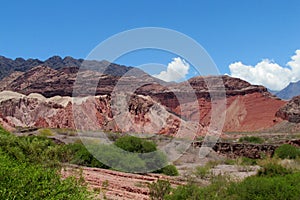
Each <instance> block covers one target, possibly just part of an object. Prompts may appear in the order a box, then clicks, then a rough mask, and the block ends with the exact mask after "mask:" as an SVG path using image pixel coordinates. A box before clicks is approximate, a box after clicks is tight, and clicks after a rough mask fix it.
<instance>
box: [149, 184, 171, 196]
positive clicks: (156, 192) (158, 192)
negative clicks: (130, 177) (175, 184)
mask: <svg viewBox="0 0 300 200" xmlns="http://www.w3.org/2000/svg"><path fill="white" fill-rule="evenodd" d="M148 187H149V190H150V198H151V199H152V200H163V199H165V196H166V195H167V194H169V193H170V191H171V184H170V182H169V181H165V180H158V181H157V182H153V183H151V184H149V186H148Z"/></svg>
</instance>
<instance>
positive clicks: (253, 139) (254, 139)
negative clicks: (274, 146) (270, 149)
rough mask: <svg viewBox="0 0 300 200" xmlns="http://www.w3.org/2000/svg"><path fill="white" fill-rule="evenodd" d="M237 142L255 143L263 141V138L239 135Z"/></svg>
mask: <svg viewBox="0 0 300 200" xmlns="http://www.w3.org/2000/svg"><path fill="white" fill-rule="evenodd" d="M239 142H249V143H255V144H262V143H263V142H264V140H263V139H262V138H260V137H255V136H245V137H241V138H240V139H239Z"/></svg>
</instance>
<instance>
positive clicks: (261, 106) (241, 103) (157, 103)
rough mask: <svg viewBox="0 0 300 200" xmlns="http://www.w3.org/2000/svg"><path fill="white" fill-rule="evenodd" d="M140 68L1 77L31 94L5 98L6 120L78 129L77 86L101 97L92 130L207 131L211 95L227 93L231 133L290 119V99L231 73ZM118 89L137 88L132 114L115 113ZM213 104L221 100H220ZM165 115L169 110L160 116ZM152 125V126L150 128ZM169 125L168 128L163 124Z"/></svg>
mask: <svg viewBox="0 0 300 200" xmlns="http://www.w3.org/2000/svg"><path fill="white" fill-rule="evenodd" d="M135 70H136V69H133V71H132V73H129V72H130V70H127V71H126V73H125V71H124V73H125V74H126V75H124V76H122V77H121V76H113V75H111V74H112V73H110V74H102V73H98V72H97V71H92V70H82V71H79V69H78V67H68V68H60V69H57V70H56V69H53V68H49V67H47V66H37V67H34V68H32V69H30V70H28V71H26V72H15V73H13V74H11V75H10V76H9V77H6V78H4V79H2V80H1V81H0V85H1V87H0V91H1V90H11V91H15V92H18V93H22V94H23V95H29V96H27V97H22V98H21V99H20V98H19V99H10V100H6V101H2V102H1V108H0V111H1V113H2V115H3V116H4V118H2V120H8V121H7V122H5V123H6V124H9V123H13V124H14V125H16V126H39V127H44V126H45V127H58V128H61V127H69V128H75V124H74V119H72V115H73V113H72V103H71V100H70V99H71V97H70V96H72V95H74V94H73V91H74V90H75V91H80V92H79V93H80V94H79V95H78V98H79V97H80V98H81V97H83V96H91V95H96V96H97V98H96V100H91V97H90V99H89V98H88V99H86V100H85V101H84V102H85V103H84V104H83V105H82V107H83V108H84V110H85V111H88V112H89V113H97V114H95V116H97V117H96V119H94V118H91V119H90V120H91V121H92V123H91V124H88V125H85V126H86V128H87V129H89V128H91V127H92V126H94V127H95V128H102V129H105V130H112V131H140V132H151V131H153V133H154V132H155V133H165V134H169V133H171V132H173V134H174V132H175V130H178V127H179V124H181V123H183V122H186V123H196V124H198V125H199V126H201V127H204V129H202V130H201V131H203V130H205V127H206V128H207V127H208V126H209V125H210V124H211V123H212V121H213V120H216V121H218V120H219V119H218V118H215V119H213V118H212V117H211V115H212V101H211V96H213V95H216V96H218V94H219V93H222V92H224V97H226V99H225V100H226V117H225V124H224V127H223V131H225V132H242V131H260V130H265V129H268V128H270V127H272V126H274V125H276V124H278V123H280V122H281V121H282V120H288V118H287V117H286V116H287V115H285V114H283V112H282V111H280V112H279V113H281V114H279V113H277V114H276V112H277V111H278V110H279V108H281V107H282V106H283V105H284V104H285V101H282V100H280V99H277V98H275V97H273V96H272V95H271V94H270V93H269V92H268V91H267V89H266V88H265V87H263V86H257V85H251V84H250V83H248V82H246V81H243V80H241V79H238V78H232V77H229V76H208V77H194V78H191V79H190V80H188V81H186V82H181V83H165V82H163V81H159V80H157V79H155V78H153V77H151V76H150V75H148V74H146V73H144V72H141V70H137V71H135ZM78 77H81V79H82V80H81V81H83V83H84V84H78V83H77V84H75V85H74V83H76V82H75V81H76V78H78ZM208 85H210V87H208ZM93 86H95V88H93ZM96 86H97V87H96ZM116 87H120V88H121V89H120V88H119V90H118V92H126V91H127V90H129V91H132V92H133V95H131V100H130V101H129V102H130V103H129V104H128V105H127V104H126V105H127V108H123V109H125V110H126V109H127V110H126V112H122V113H126V115H124V114H122V115H118V114H117V113H115V114H113V113H112V108H111V105H112V102H111V99H110V97H111V95H113V94H112V93H113V92H114V90H115V88H116ZM32 93H38V94H41V95H43V96H45V97H46V99H47V100H45V99H44V100H43V101H37V100H35V99H34V98H31V97H32ZM3 95H4V94H3ZM3 95H2V96H3ZM30 95H31V96H30ZM57 95H58V96H60V97H57ZM137 97H138V98H137ZM43 98H44V97H43ZM68 98H69V99H68ZM51 99H52V100H53V99H56V100H57V101H58V99H60V101H65V102H68V103H66V104H65V105H63V106H62V105H61V104H57V103H55V102H56V100H55V101H54V102H53V101H52V100H51ZM62 99H63V100H62ZM66 99H68V100H66ZM123 103H124V102H123ZM125 103H126V102H125ZM197 103H198V104H197ZM213 103H214V104H218V99H217V100H215V101H214V102H213ZM121 104H122V103H121ZM80 105H81V104H80ZM124 105H125V104H124ZM92 108H93V109H94V108H95V109H96V110H93V109H92ZM161 113H167V114H166V116H165V115H162V116H158V115H159V114H161ZM275 114H276V115H275ZM127 115H128V116H127ZM129 115H130V116H131V117H129ZM220 115H221V114H220ZM41 116H44V117H41ZM45 116H46V117H45ZM128 119H130V120H128ZM154 119H155V120H156V121H155V120H154ZM78 120H82V121H83V122H84V118H82V119H81V118H80V117H78ZM116 120H119V121H120V122H122V121H126V123H123V124H122V123H120V122H119V124H121V125H120V126H122V127H121V128H120V127H118V125H117V123H116ZM154 121H155V122H156V124H155V123H153V122H154ZM3 124H4V122H3ZM81 124H82V123H81ZM92 124H93V125H92ZM133 124H134V126H135V127H134V128H132V126H133ZM149 124H151V126H148V125H149ZM163 124H167V126H166V127H163V128H162V125H163ZM85 126H83V127H81V128H85ZM77 128H78V127H77ZM201 131H197V132H198V133H199V132H201ZM204 132H205V131H204Z"/></svg>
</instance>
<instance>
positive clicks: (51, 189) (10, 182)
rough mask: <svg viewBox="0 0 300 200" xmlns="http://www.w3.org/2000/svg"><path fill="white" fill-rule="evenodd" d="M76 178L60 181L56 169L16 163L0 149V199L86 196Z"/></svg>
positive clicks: (85, 191) (87, 194) (80, 197)
mask: <svg viewBox="0 0 300 200" xmlns="http://www.w3.org/2000/svg"><path fill="white" fill-rule="evenodd" d="M90 196H91V194H89V193H88V192H87V190H86V188H84V187H82V186H81V183H79V182H78V181H77V180H75V179H72V178H67V179H65V180H62V179H61V177H60V176H59V173H58V171H57V170H53V169H50V168H45V167H42V166H40V165H36V164H32V163H27V162H19V161H17V160H14V159H12V158H11V157H9V156H8V155H5V153H4V152H2V151H0V199H18V200H23V199H24V200H26V199H28V200H30V199H49V200H50V199H51V200H52V199H74V200H77V199H89V197H90Z"/></svg>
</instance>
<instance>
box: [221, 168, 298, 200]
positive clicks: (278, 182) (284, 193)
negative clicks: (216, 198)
mask: <svg viewBox="0 0 300 200" xmlns="http://www.w3.org/2000/svg"><path fill="white" fill-rule="evenodd" d="M299 180H300V173H295V174H288V175H285V176H276V177H257V176H252V177H248V178H246V179H245V180H244V181H242V182H240V183H231V184H230V185H229V187H228V189H227V191H226V195H225V196H224V197H223V199H224V198H225V199H249V200H250V199H274V200H277V199H289V200H298V199H299V197H300V181H299Z"/></svg>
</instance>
